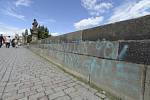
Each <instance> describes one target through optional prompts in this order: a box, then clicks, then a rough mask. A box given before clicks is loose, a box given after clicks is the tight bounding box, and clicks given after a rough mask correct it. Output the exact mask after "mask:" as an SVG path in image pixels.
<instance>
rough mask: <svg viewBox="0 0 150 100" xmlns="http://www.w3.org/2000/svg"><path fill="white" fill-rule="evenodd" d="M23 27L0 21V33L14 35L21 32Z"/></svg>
mask: <svg viewBox="0 0 150 100" xmlns="http://www.w3.org/2000/svg"><path fill="white" fill-rule="evenodd" d="M24 30H25V29H21V28H18V27H14V26H9V25H7V24H4V23H0V34H4V35H10V36H14V35H15V34H20V35H21V34H22V32H24Z"/></svg>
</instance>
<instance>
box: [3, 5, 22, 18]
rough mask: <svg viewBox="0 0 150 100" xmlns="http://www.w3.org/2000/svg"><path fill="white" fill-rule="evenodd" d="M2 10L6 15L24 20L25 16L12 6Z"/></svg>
mask: <svg viewBox="0 0 150 100" xmlns="http://www.w3.org/2000/svg"><path fill="white" fill-rule="evenodd" d="M3 12H4V13H5V14H6V15H9V16H12V17H15V18H17V19H21V20H25V16H24V15H21V14H19V13H17V12H16V11H15V9H13V8H8V9H5V10H4V11H3Z"/></svg>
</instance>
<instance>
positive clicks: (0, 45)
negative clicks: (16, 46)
mask: <svg viewBox="0 0 150 100" xmlns="http://www.w3.org/2000/svg"><path fill="white" fill-rule="evenodd" d="M3 43H5V40H4V38H3V34H1V35H0V48H1V47H2V45H3Z"/></svg>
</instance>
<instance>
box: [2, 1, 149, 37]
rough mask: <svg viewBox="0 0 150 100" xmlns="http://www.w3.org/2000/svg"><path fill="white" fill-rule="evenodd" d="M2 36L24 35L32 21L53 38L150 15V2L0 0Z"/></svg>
mask: <svg viewBox="0 0 150 100" xmlns="http://www.w3.org/2000/svg"><path fill="white" fill-rule="evenodd" d="M0 5H1V7H0V34H6V35H11V36H12V35H14V34H21V33H22V32H23V31H24V30H25V29H30V28H31V27H32V22H33V19H34V18H35V19H37V21H38V23H39V25H44V26H46V27H48V29H49V32H50V33H51V34H52V35H53V36H56V35H61V34H65V33H69V32H73V31H78V30H82V29H87V28H92V27H96V26H100V25H106V24H109V23H114V22H118V21H123V20H128V19H133V18H137V17H141V16H145V15H149V14H150V0H0Z"/></svg>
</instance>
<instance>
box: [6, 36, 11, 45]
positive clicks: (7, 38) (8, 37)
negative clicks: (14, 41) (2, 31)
mask: <svg viewBox="0 0 150 100" xmlns="http://www.w3.org/2000/svg"><path fill="white" fill-rule="evenodd" d="M5 42H6V48H9V47H10V43H11V39H10V36H7V37H6V40H5Z"/></svg>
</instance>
